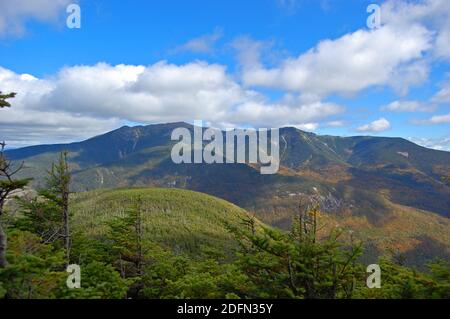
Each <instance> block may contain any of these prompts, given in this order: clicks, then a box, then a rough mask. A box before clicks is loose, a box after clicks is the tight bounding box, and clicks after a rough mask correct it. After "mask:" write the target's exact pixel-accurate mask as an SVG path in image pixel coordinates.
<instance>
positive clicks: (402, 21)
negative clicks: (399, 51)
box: [381, 0, 450, 59]
mask: <svg viewBox="0 0 450 319" xmlns="http://www.w3.org/2000/svg"><path fill="white" fill-rule="evenodd" d="M381 13H382V21H383V23H387V24H390V25H396V26H398V27H400V28H404V29H406V28H408V27H409V26H410V25H412V24H415V23H420V24H422V25H424V26H426V27H427V28H428V29H430V30H433V33H434V37H433V53H434V55H435V57H438V58H444V59H450V2H449V1H448V0H420V1H415V2H412V1H398V0H389V1H386V2H385V3H383V5H382V7H381Z"/></svg>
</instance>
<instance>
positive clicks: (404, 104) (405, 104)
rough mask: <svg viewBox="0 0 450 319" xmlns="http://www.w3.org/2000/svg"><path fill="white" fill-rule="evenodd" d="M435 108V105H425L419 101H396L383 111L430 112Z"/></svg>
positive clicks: (383, 108)
mask: <svg viewBox="0 0 450 319" xmlns="http://www.w3.org/2000/svg"><path fill="white" fill-rule="evenodd" d="M434 108H435V107H434V106H433V105H425V104H424V103H422V102H419V101H394V102H391V103H389V104H388V105H385V106H383V107H382V108H381V109H382V110H383V111H393V112H418V111H419V112H429V111H432V110H433V109H434Z"/></svg>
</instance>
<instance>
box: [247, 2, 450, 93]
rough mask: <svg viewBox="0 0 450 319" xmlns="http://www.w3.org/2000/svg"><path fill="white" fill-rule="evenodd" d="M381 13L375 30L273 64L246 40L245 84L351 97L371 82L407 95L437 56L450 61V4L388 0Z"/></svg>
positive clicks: (329, 40) (428, 69) (372, 84)
mask: <svg viewBox="0 0 450 319" xmlns="http://www.w3.org/2000/svg"><path fill="white" fill-rule="evenodd" d="M279 3H281V4H284V5H291V4H292V3H295V2H291V1H279ZM381 16H382V26H381V28H379V29H377V30H365V29H360V30H357V31H355V32H353V33H348V34H346V35H344V36H342V37H340V38H337V39H328V40H323V41H320V42H319V43H318V44H317V45H316V46H315V47H313V48H311V49H310V50H309V51H307V52H304V53H302V54H300V55H298V56H291V57H289V58H286V59H284V60H283V61H281V62H280V63H279V64H278V65H276V66H274V67H267V66H264V65H263V63H261V61H260V48H259V47H258V45H259V44H260V42H255V43H254V44H253V45H249V43H248V41H247V45H246V46H242V45H241V47H240V48H239V50H238V54H239V56H240V57H241V58H240V61H241V63H242V66H243V74H242V79H243V82H244V83H245V84H246V85H247V86H261V87H269V88H277V89H283V90H289V91H293V92H301V93H303V94H304V93H312V94H318V95H321V96H327V95H330V94H333V93H338V94H342V95H350V94H355V93H358V92H360V91H362V90H364V89H366V88H369V87H373V86H389V87H392V88H393V89H394V90H395V91H396V92H397V93H398V94H400V95H406V94H407V93H408V90H409V88H410V87H411V86H417V85H420V84H422V83H423V82H424V81H426V79H427V78H428V76H429V72H430V64H431V63H432V61H433V60H434V59H447V58H449V59H450V38H449V37H450V2H449V1H448V0H422V1H415V2H411V1H399V0H389V1H386V2H385V3H383V5H382V8H381ZM244 44H245V43H244ZM242 57H244V58H242Z"/></svg>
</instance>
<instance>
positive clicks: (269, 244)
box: [231, 206, 362, 299]
mask: <svg viewBox="0 0 450 319" xmlns="http://www.w3.org/2000/svg"><path fill="white" fill-rule="evenodd" d="M318 213H319V210H318V207H317V206H312V207H308V208H306V209H304V210H303V211H301V212H300V213H299V216H298V217H297V218H296V219H295V220H294V222H293V226H292V230H291V231H290V232H289V233H285V232H282V231H280V230H276V229H272V228H269V227H266V226H263V225H256V224H255V222H254V221H252V218H249V219H247V220H245V221H244V222H245V224H246V225H247V226H248V227H247V229H246V230H244V231H243V230H241V229H238V228H234V229H233V228H231V230H232V232H233V233H234V234H235V235H236V238H237V239H238V241H239V243H240V246H241V258H240V264H241V267H242V270H243V272H244V273H245V274H247V276H248V277H249V278H250V279H251V281H252V282H253V284H254V286H255V289H254V290H253V292H252V294H251V295H250V296H249V297H253V298H310V299H316V298H327V299H334V298H351V297H352V295H353V292H354V289H355V280H356V278H357V277H358V276H360V275H361V273H362V269H361V267H360V266H359V265H358V264H357V263H356V260H357V258H358V257H359V256H360V254H361V252H362V249H361V245H357V244H354V243H353V242H350V243H348V244H347V245H345V244H344V243H343V242H342V241H341V239H340V237H341V236H342V234H343V232H342V230H339V229H336V230H333V231H331V232H330V233H329V234H328V236H326V237H325V238H319V236H318V230H319V227H318V222H317V216H318ZM268 283H270V285H268Z"/></svg>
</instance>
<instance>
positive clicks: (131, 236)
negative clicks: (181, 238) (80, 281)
mask: <svg viewBox="0 0 450 319" xmlns="http://www.w3.org/2000/svg"><path fill="white" fill-rule="evenodd" d="M108 227H109V231H108V233H107V238H108V240H109V242H110V244H111V246H110V247H111V250H112V253H113V254H114V255H115V256H117V259H116V262H115V266H116V269H118V270H119V272H120V274H121V276H122V278H135V281H136V282H135V284H134V285H133V287H132V288H131V291H130V295H132V296H135V297H136V296H138V295H139V292H140V290H141V289H142V281H141V279H142V276H143V267H144V265H145V252H144V250H143V241H142V237H143V224H142V199H141V198H140V197H139V198H137V199H136V200H133V203H132V207H131V208H130V209H128V210H127V211H126V213H125V216H124V217H118V218H115V219H114V220H112V221H111V222H109V223H108Z"/></svg>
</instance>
